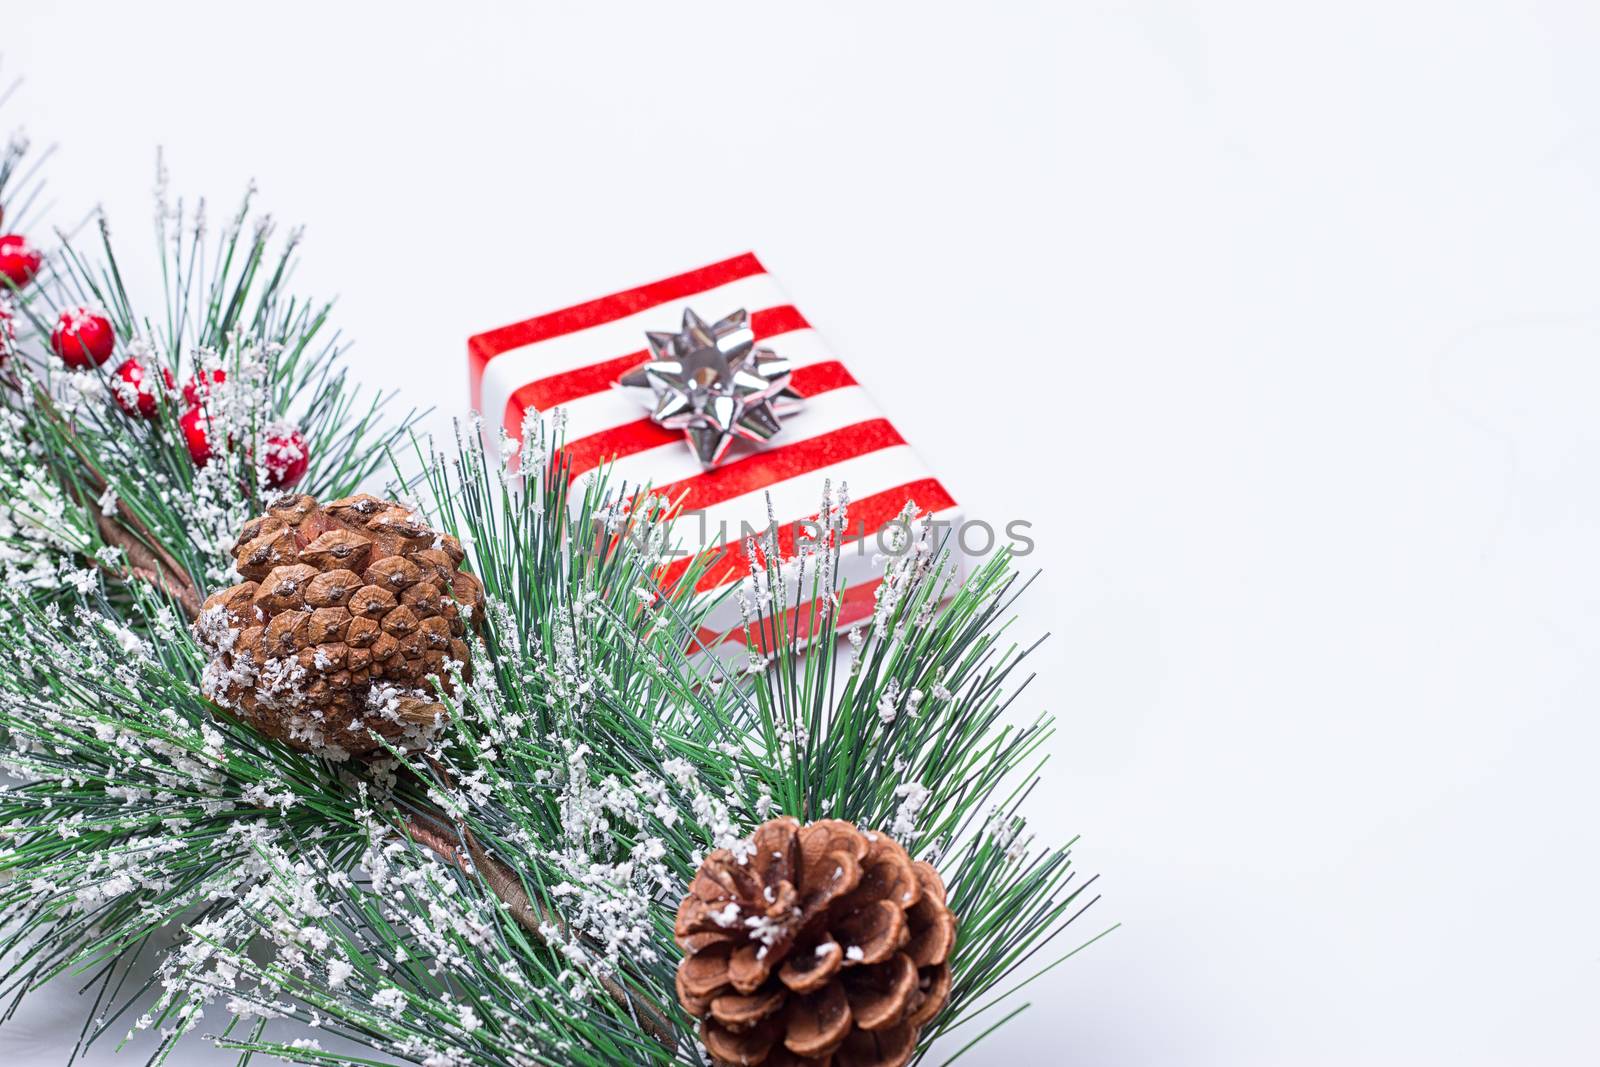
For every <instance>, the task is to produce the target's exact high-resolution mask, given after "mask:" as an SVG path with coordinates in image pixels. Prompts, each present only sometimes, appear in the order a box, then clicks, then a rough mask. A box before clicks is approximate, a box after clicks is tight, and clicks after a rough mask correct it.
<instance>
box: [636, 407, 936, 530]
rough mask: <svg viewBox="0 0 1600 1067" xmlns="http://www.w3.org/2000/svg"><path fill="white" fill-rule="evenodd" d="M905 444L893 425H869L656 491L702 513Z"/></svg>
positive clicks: (879, 421)
mask: <svg viewBox="0 0 1600 1067" xmlns="http://www.w3.org/2000/svg"><path fill="white" fill-rule="evenodd" d="M905 443H906V439H905V438H904V437H901V436H900V431H899V430H896V429H895V428H894V427H893V426H891V425H889V420H888V419H868V420H867V421H866V422H858V423H856V424H855V425H853V426H846V427H844V428H843V429H839V430H834V431H833V432H832V433H825V434H821V435H820V436H817V437H813V438H811V439H809V440H806V441H796V442H795V443H794V444H792V445H784V446H782V447H780V448H769V449H767V450H766V451H764V452H757V453H755V454H753V455H749V456H745V457H744V458H743V459H737V460H734V461H732V462H731V463H726V464H724V465H722V466H720V467H716V468H714V469H712V470H708V471H703V472H701V473H700V474H697V475H695V476H694V477H692V478H684V479H683V480H681V481H677V482H668V483H667V484H666V485H662V486H658V487H657V488H656V490H655V491H656V493H657V494H659V495H660V496H662V497H664V498H666V499H667V500H671V501H672V502H673V503H674V504H675V505H677V506H678V507H681V508H682V509H683V510H684V511H698V510H700V509H702V508H708V507H710V506H711V505H712V504H720V503H722V502H723V501H724V500H732V499H733V498H734V497H736V496H743V495H744V494H746V493H754V492H756V491H757V490H759V489H765V488H766V487H767V486H769V485H773V484H774V483H776V482H782V481H787V480H788V479H790V478H798V477H799V476H800V475H802V474H810V473H811V472H813V471H819V470H822V469H823V468H824V467H831V466H833V465H834V464H835V463H843V462H844V461H845V460H847V459H854V458H855V457H856V456H864V455H866V454H867V453H869V452H876V451H878V450H879V449H883V448H893V447H894V446H895V445H903V444H905Z"/></svg>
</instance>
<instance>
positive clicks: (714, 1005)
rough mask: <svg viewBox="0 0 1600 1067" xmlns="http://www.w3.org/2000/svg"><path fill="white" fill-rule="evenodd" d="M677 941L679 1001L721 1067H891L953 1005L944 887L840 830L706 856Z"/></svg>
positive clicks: (790, 825) (915, 864) (900, 855)
mask: <svg viewBox="0 0 1600 1067" xmlns="http://www.w3.org/2000/svg"><path fill="white" fill-rule="evenodd" d="M741 856H742V857H743V858H740V857H741ZM675 933H676V935H677V941H678V946H679V947H680V948H682V949H683V951H684V953H685V955H684V959H683V962H682V963H680V964H679V965H678V978H677V988H678V1001H679V1003H681V1004H682V1005H683V1007H684V1010H685V1011H687V1012H688V1013H689V1014H691V1015H693V1016H695V1017H697V1018H699V1019H701V1020H702V1021H701V1024H700V1038H701V1040H702V1041H704V1042H705V1046H706V1049H707V1050H708V1051H710V1053H711V1055H712V1058H713V1059H714V1060H716V1062H717V1063H719V1064H739V1065H747V1064H759V1063H765V1064H770V1065H773V1067H787V1065H800V1064H805V1065H810V1067H898V1065H900V1064H904V1063H906V1062H907V1061H909V1060H910V1059H911V1055H912V1053H913V1052H915V1051H916V1047H917V1037H918V1035H919V1034H920V1033H921V1031H922V1028H923V1027H924V1026H926V1025H927V1024H928V1022H929V1021H930V1020H931V1019H932V1018H933V1017H934V1016H935V1015H937V1014H938V1013H939V1009H940V1008H943V1007H944V1004H945V1001H946V1000H947V999H949V996H950V964H949V958H950V950H951V948H952V947H953V946H954V945H955V938H956V921H955V916H954V915H952V914H951V913H950V909H949V907H947V906H946V904H945V896H944V883H943V882H942V881H940V879H939V875H938V873H937V872H936V871H934V869H933V868H932V867H930V866H929V865H928V864H926V863H924V862H922V861H920V860H917V861H913V860H912V859H911V857H910V856H908V855H907V854H906V850H905V849H903V848H901V847H900V845H899V844H898V843H897V842H895V841H894V840H892V839H891V838H889V837H888V836H887V835H885V834H881V833H874V832H872V831H864V830H858V829H856V827H855V826H854V825H853V824H851V823H848V822H843V821H841V820H838V819H825V820H822V821H820V822H814V823H811V824H810V825H807V826H804V827H802V826H801V825H800V823H799V822H797V821H796V820H794V819H791V818H781V819H773V820H771V821H770V822H767V823H764V824H763V825H762V826H761V827H759V828H758V829H757V830H756V832H755V835H754V838H753V841H752V843H751V847H750V848H749V849H741V850H740V856H736V855H735V854H734V853H733V852H731V851H729V850H728V849H718V850H717V851H716V852H713V853H712V854H711V855H710V856H707V857H706V860H705V862H704V863H702V864H701V865H700V870H699V871H698V872H696V874H695V876H694V880H693V881H692V882H690V884H689V895H688V896H687V897H685V898H684V900H683V903H682V904H681V905H680V906H679V908H678V921H677V926H676V929H675Z"/></svg>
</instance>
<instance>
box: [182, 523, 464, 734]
mask: <svg viewBox="0 0 1600 1067" xmlns="http://www.w3.org/2000/svg"><path fill="white" fill-rule="evenodd" d="M233 555H234V566H235V568H236V569H237V570H238V572H239V574H240V576H241V577H242V578H244V579H245V581H243V582H242V583H240V584H239V585H235V586H232V587H230V588H228V589H224V590H222V591H220V592H217V593H214V594H212V596H211V597H210V598H208V599H207V600H206V602H205V605H204V607H203V609H202V611H201V615H200V620H199V621H198V622H197V624H196V629H197V630H198V632H199V634H200V637H201V639H202V641H204V642H205V643H206V645H207V646H208V648H209V649H210V650H211V652H212V661H211V664H210V665H209V666H208V668H207V671H206V676H205V685H206V691H207V695H209V696H211V697H212V699H214V700H216V701H217V702H218V703H219V704H221V705H222V706H224V707H226V708H229V709H231V710H233V711H235V712H236V713H237V714H238V715H240V716H241V717H242V718H244V719H245V720H246V721H248V722H250V723H251V724H252V725H254V726H255V727H256V728H257V729H259V730H261V731H262V732H263V733H266V734H268V735H270V736H272V737H276V738H280V739H281V740H284V741H286V742H288V743H289V744H291V745H293V746H295V747H296V748H301V749H305V750H307V751H316V752H320V753H323V754H326V755H334V756H338V755H365V754H368V753H371V752H373V751H375V750H377V749H378V748H379V747H380V744H379V741H378V740H377V738H375V737H374V736H373V732H374V731H376V733H377V734H378V735H380V736H382V737H383V738H385V739H387V740H388V741H390V742H391V743H396V744H402V745H407V744H412V743H417V742H420V741H421V740H423V739H425V738H426V736H427V735H428V734H429V733H430V732H432V731H434V730H436V729H437V728H438V727H439V726H440V725H441V724H442V722H443V712H444V708H443V706H442V705H441V704H439V703H438V701H437V699H436V698H435V695H434V694H435V691H434V689H433V684H432V681H431V679H433V678H437V679H438V680H439V681H440V682H441V683H442V684H444V685H445V687H446V690H447V691H448V690H449V689H450V687H451V684H452V683H451V681H450V671H449V668H450V665H451V664H460V665H461V671H462V677H463V678H464V679H467V678H469V677H470V675H469V674H468V670H469V667H468V663H469V657H468V650H467V644H466V632H467V626H468V625H469V622H470V620H471V619H472V618H473V617H474V616H475V614H476V613H477V612H478V611H479V610H481V608H482V605H483V588H482V586H481V585H479V584H478V580H477V579H476V578H474V577H473V576H472V575H470V574H468V573H466V572H465V571H462V570H461V569H460V567H461V562H462V560H463V558H464V553H463V552H462V550H461V546H460V544H458V543H457V542H456V540H455V538H453V537H450V536H448V535H446V534H441V533H438V532H437V531H435V530H432V529H429V528H428V527H427V526H426V525H424V524H423V523H421V522H418V521H417V520H416V518H415V517H414V516H413V515H412V513H411V512H410V510H409V509H407V508H405V507H402V506H401V505H399V504H396V503H394V502H392V501H387V500H380V499H379V498H377V497H374V496H368V495H367V494H365V493H362V494H358V495H356V496H352V497H347V498H345V499H343V500H335V501H333V502H332V503H330V504H327V505H319V504H318V503H317V502H316V501H315V500H314V499H312V498H311V497H309V496H306V495H304V494H299V495H291V496H285V497H281V498H279V499H278V500H276V501H274V502H273V503H272V505H271V506H270V507H269V508H268V510H267V513H266V514H265V515H262V516H261V517H260V518H257V519H252V520H251V521H250V522H248V523H246V524H245V527H244V529H243V530H242V531H241V532H240V535H239V541H238V543H237V544H236V545H235V546H234V552H233Z"/></svg>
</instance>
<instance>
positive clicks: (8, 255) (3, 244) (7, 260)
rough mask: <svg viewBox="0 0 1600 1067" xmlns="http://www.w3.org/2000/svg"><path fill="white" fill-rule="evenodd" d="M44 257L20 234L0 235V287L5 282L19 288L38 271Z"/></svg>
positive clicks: (2, 287)
mask: <svg viewBox="0 0 1600 1067" xmlns="http://www.w3.org/2000/svg"><path fill="white" fill-rule="evenodd" d="M43 263H44V257H43V256H41V255H39V253H38V252H37V251H36V250H35V249H34V247H33V246H32V245H30V244H29V243H28V239H27V238H26V237H24V236H22V235H21V234H17V233H8V234H6V235H5V236H4V237H0V289H4V288H6V286H5V284H4V283H5V282H10V283H11V284H12V285H14V286H16V287H17V288H18V289H21V288H22V287H23V286H24V285H27V284H28V283H29V282H31V281H33V279H34V276H35V275H37V274H38V273H39V267H40V265H41V264H43Z"/></svg>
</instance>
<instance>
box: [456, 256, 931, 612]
mask: <svg viewBox="0 0 1600 1067" xmlns="http://www.w3.org/2000/svg"><path fill="white" fill-rule="evenodd" d="M686 307H687V308H693V309H694V311H695V312H696V313H697V314H699V315H700V317H701V318H703V319H705V320H706V321H707V322H711V321H715V320H717V319H719V318H721V317H723V316H724V315H727V314H729V313H731V312H734V311H737V310H738V309H740V308H743V309H746V310H748V311H749V313H750V320H751V326H752V328H753V330H754V333H755V335H756V340H757V343H758V344H760V345H763V346H765V347H767V348H770V349H772V350H773V351H774V352H776V353H777V354H778V355H780V356H783V357H785V358H787V359H788V360H790V361H791V362H792V363H793V365H794V367H795V371H794V377H793V380H792V382H791V385H792V387H793V388H794V389H795V391H796V392H799V393H800V394H801V395H802V396H804V397H805V400H806V402H805V406H804V408H803V409H802V410H801V411H799V412H797V413H795V414H793V415H790V416H788V417H786V418H785V419H784V420H783V429H782V431H781V432H780V433H778V434H777V436H775V437H774V438H773V439H772V440H771V441H768V442H766V443H764V444H760V445H754V444H751V443H749V442H747V441H739V442H737V443H736V444H735V445H734V446H733V448H732V449H731V450H730V451H729V453H728V454H727V456H726V457H725V458H724V460H723V461H722V462H721V463H720V464H719V465H718V466H717V467H716V468H715V469H712V470H709V471H708V470H703V469H702V468H701V466H700V463H699V462H698V460H697V459H696V458H695V455H694V453H693V451H692V450H691V449H690V448H689V447H688V445H687V444H686V443H685V441H684V438H683V434H682V433H681V432H680V431H676V430H668V429H664V428H663V427H661V426H658V425H656V424H655V423H654V422H652V421H651V420H650V419H649V417H648V412H646V411H645V410H644V409H643V408H642V407H641V406H640V405H639V403H638V402H637V400H636V399H635V398H633V397H631V396H629V395H627V394H626V393H625V392H624V391H623V390H620V389H617V388H613V385H614V383H615V382H616V381H617V379H618V378H620V377H621V376H622V375H623V374H624V373H626V372H627V371H629V370H632V369H633V368H634V367H637V366H638V365H640V364H641V363H644V362H645V361H646V360H647V359H648V358H649V350H648V348H647V347H646V342H645V332H646V331H647V330H659V331H665V332H676V331H677V330H678V328H679V326H680V323H681V320H682V318H683V311H684V309H685V308H686ZM468 351H469V358H470V363H471V380H472V402H473V406H474V407H475V408H476V409H477V410H478V411H480V412H482V413H483V415H484V416H485V418H488V419H495V418H498V419H499V420H500V424H501V425H502V426H504V428H505V430H506V432H507V433H508V434H509V435H511V436H512V437H513V438H515V437H518V436H520V434H521V428H522V424H523V419H524V416H525V415H526V413H527V412H529V411H540V412H544V411H550V410H552V409H555V408H563V409H565V411H566V416H567V442H568V451H569V452H570V454H571V461H572V472H573V473H572V476H573V477H574V478H577V477H581V476H582V475H583V474H585V473H587V472H589V471H591V470H594V469H595V468H596V467H599V466H601V465H602V464H605V463H607V462H610V464H611V471H612V481H613V483H614V484H616V483H620V482H621V481H626V482H628V483H629V484H632V485H648V486H650V487H651V488H652V489H653V490H655V491H656V492H659V493H661V494H662V495H664V496H666V497H667V498H668V499H674V500H677V499H680V498H681V506H682V508H683V509H684V510H685V512H686V513H687V514H686V517H685V519H684V520H683V521H682V522H681V523H680V525H679V532H680V535H682V536H685V537H688V538H693V537H695V536H697V535H698V536H700V537H702V538H703V541H704V544H703V547H706V548H712V549H715V553H714V556H713V562H712V565H711V567H710V568H709V569H708V570H707V572H706V573H705V576H704V578H703V579H702V581H701V582H700V586H699V588H700V591H701V592H702V593H706V594H711V593H715V592H717V591H718V590H720V589H722V588H723V587H725V586H727V585H728V584H730V583H732V582H736V581H739V580H741V579H742V578H744V577H746V576H747V575H748V574H749V562H750V561H749V559H748V558H747V556H746V545H745V541H744V537H743V536H741V531H744V532H745V533H746V534H747V533H748V532H749V530H750V529H752V528H753V529H756V530H766V529H768V528H769V527H770V522H769V516H771V517H772V518H774V519H776V520H777V522H778V523H779V524H780V525H779V537H780V544H781V546H782V548H783V550H784V551H785V552H789V551H792V550H793V547H794V540H795V536H796V532H797V530H798V529H800V524H801V523H802V522H806V521H811V520H814V519H815V517H816V515H817V513H818V510H819V507H820V505H821V501H822V489H823V483H824V480H825V479H826V480H831V483H832V485H833V487H834V488H835V490H836V491H837V490H838V489H839V487H841V486H847V487H848V493H849V509H848V524H847V530H846V533H845V537H844V541H845V544H844V547H843V549H842V551H841V553H840V571H841V572H842V574H843V576H844V577H845V579H846V583H847V586H846V593H845V596H844V598H843V600H842V602H841V604H840V605H839V610H838V618H839V621H840V623H841V626H849V625H852V624H856V623H859V622H860V621H861V620H863V619H865V618H866V617H868V616H869V615H870V614H871V612H872V606H873V600H874V596H875V594H876V591H877V580H878V575H879V572H880V570H881V559H879V558H876V557H879V556H880V548H879V546H880V544H881V543H882V542H883V541H887V540H889V538H888V537H880V533H881V532H882V531H884V528H885V524H887V523H890V522H891V521H892V520H894V519H896V518H897V517H898V516H899V515H900V514H901V512H902V511H903V510H904V509H905V508H906V506H907V504H908V503H913V504H914V505H915V509H916V511H917V513H918V514H919V515H931V516H932V517H933V518H934V519H935V521H937V522H939V523H941V524H942V523H949V524H951V528H952V529H955V528H957V527H958V526H959V523H960V521H961V520H960V513H959V510H958V509H957V507H956V502H955V500H954V498H953V497H951V495H950V494H949V492H947V491H946V490H945V488H944V486H943V485H941V484H940V483H939V480H938V479H937V478H935V477H933V475H932V474H931V473H930V472H929V471H928V469H927V468H926V467H925V466H923V464H922V461H921V460H920V459H919V458H918V457H917V455H916V453H915V452H914V451H912V449H911V446H910V445H908V444H907V443H906V441H905V439H904V438H903V437H901V436H900V434H899V433H898V432H897V431H896V430H895V428H894V426H893V425H892V424H891V423H890V422H889V420H888V419H887V418H885V417H884V415H883V412H882V411H881V410H879V408H878V406H877V405H876V404H875V403H874V402H873V400H872V398H871V397H869V396H868V395H867V393H866V391H865V390H863V389H862V388H861V386H859V385H858V384H857V383H856V380H855V379H854V378H853V377H851V375H850V372H849V371H848V370H846V369H845V367H844V365H843V364H842V363H840V362H839V360H838V359H837V358H835V356H834V354H833V352H832V351H831V350H830V349H829V348H828V346H827V344H826V343H825V342H824V340H823V339H822V337H821V336H819V335H818V333H817V332H816V331H815V330H813V329H812V328H811V326H810V325H809V324H808V323H807V322H806V320H805V317H804V316H802V315H801V314H800V312H799V311H798V310H797V309H796V308H795V307H794V305H793V304H791V303H790V302H789V300H788V298H787V297H786V296H785V295H784V293H783V290H782V289H781V288H780V287H779V286H778V283H777V281H776V280H774V279H773V277H772V276H771V275H770V274H768V273H767V271H766V269H765V268H764V267H762V265H761V263H760V261H759V260H757V259H756V257H755V256H754V255H750V254H746V255H742V256H736V257H734V258H732V259H728V260H724V261H723V262H721V263H714V264H712V265H711V266H709V267H702V268H701V269H699V270H693V271H689V272H688V273H686V274H679V275H677V276H675V277H672V278H667V279H665V280H663V281H659V282H654V283H652V284H650V285H643V286H640V287H639V288H637V289H629V290H627V291H625V292H620V293H614V294H612V295H611V296H605V297H601V298H600V299H598V300H591V301H589V302H588V303H584V304H578V305H576V306H574V307H569V308H564V309H562V310H560V311H553V312H550V313H548V314H544V315H540V316H538V317H537V318H532V319H527V320H525V321H523V322H518V323H514V324H512V325H510V326H502V327H500V328H499V329H496V330H490V331H488V332H486V333H481V334H478V335H477V336H475V337H473V338H472V339H471V340H470V341H469V342H468ZM769 501H770V510H769ZM955 555H956V556H958V557H959V553H955ZM686 565H687V564H686V563H684V564H682V565H680V566H686ZM668 578H669V579H670V578H671V574H670V573H669V575H668ZM798 599H799V598H798V597H797V596H795V595H791V596H790V598H789V602H790V603H791V604H794V603H796V602H797V600H798ZM724 607H725V608H726V609H727V610H726V613H725V617H715V618H714V619H713V621H714V622H715V623H717V624H718V625H720V626H721V627H722V629H728V628H731V627H733V626H734V625H736V624H737V622H738V608H737V605H736V604H734V603H732V601H731V598H730V602H729V603H728V604H726V605H724ZM719 614H721V613H719ZM797 618H799V619H801V620H803V619H804V616H803V615H797ZM719 632H720V631H719Z"/></svg>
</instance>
